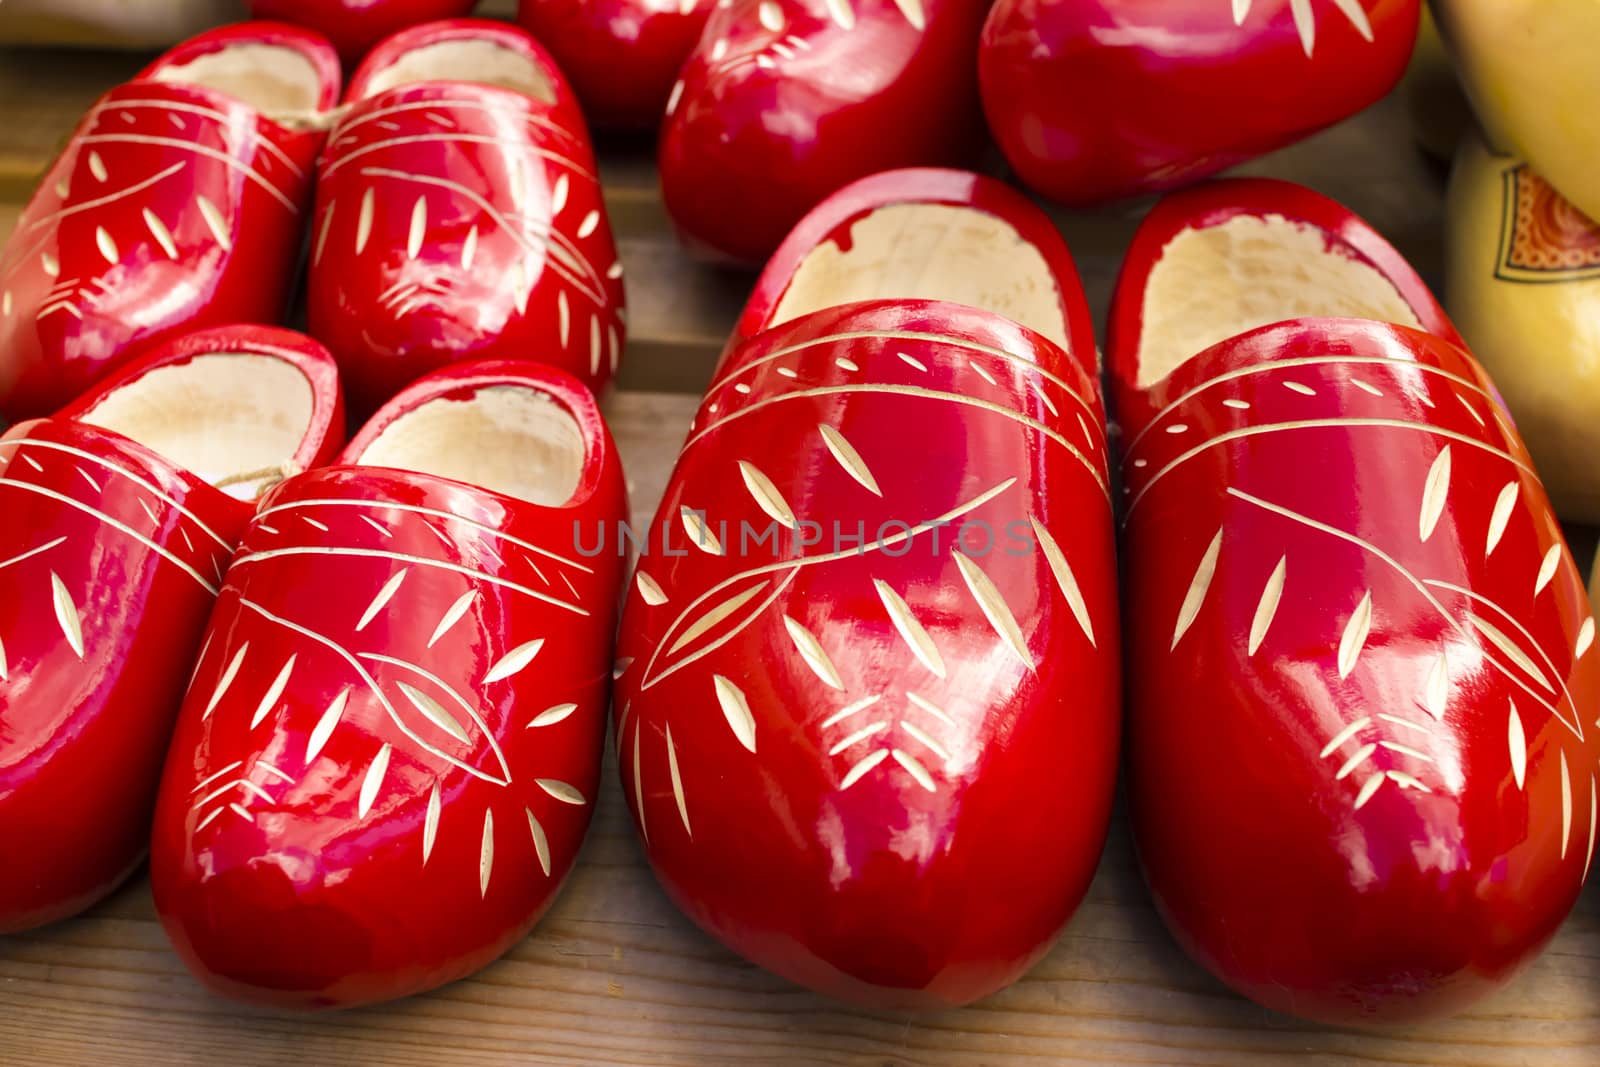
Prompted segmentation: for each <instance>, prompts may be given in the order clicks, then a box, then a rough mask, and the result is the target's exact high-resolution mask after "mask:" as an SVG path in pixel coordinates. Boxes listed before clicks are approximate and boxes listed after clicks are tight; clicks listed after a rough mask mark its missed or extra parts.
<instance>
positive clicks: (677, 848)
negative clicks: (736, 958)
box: [613, 171, 1118, 1009]
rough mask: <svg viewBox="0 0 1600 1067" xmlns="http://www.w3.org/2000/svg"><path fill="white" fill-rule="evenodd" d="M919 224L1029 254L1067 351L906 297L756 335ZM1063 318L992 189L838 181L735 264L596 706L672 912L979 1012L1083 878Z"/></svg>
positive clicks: (1094, 778) (1092, 746)
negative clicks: (731, 337)
mask: <svg viewBox="0 0 1600 1067" xmlns="http://www.w3.org/2000/svg"><path fill="white" fill-rule="evenodd" d="M919 202H920V203H929V204H955V205H962V206H967V207H971V208H974V209H976V210H978V211H982V212H989V213H992V214H994V215H998V216H1000V217H1001V218H1003V219H1005V220H1007V221H1008V222H1009V223H1010V224H1011V225H1013V226H1015V227H1016V229H1017V230H1018V231H1019V232H1020V233H1021V234H1022V235H1023V237H1024V238H1025V239H1027V240H1028V241H1030V242H1031V243H1034V245H1035V247H1036V248H1037V249H1038V250H1039V251H1040V252H1041V254H1042V256H1043V258H1044V260H1045V261H1046V262H1047V263H1048V264H1049V267H1050V269H1051V271H1052V272H1053V274H1054V277H1055V280H1056V282H1057V284H1058V286H1059V289H1060V292H1061V294H1062V295H1061V317H1062V319H1063V320H1064V321H1065V322H1066V323H1067V324H1068V328H1067V332H1068V335H1069V339H1070V348H1071V351H1070V352H1069V351H1065V350H1063V349H1062V348H1060V347H1058V346H1057V345H1055V344H1053V343H1051V342H1050V341H1048V340H1046V339H1045V338H1044V337H1042V336H1040V335H1039V334H1036V333H1034V332H1032V331H1030V330H1028V329H1025V328H1024V327H1021V326H1019V325H1017V324H1016V323H1014V322H1011V321H1010V320H1008V319H1005V318H1002V317H1000V316H998V315H995V314H992V313H989V312H986V311H981V310H978V309H976V308H972V307H966V306H961V305H957V304H950V303H942V302H937V301H929V300H906V301H895V300H877V301H870V302H861V303H851V304H847V305H842V306H838V307H833V308H829V309H825V310H821V311H816V312H813V313H811V314H809V315H805V316H803V317H801V318H797V319H794V320H792V321H790V322H786V323H784V324H782V325H778V326H772V327H770V328H767V329H762V328H761V327H762V326H763V325H768V326H770V322H771V318H772V309H773V305H774V304H775V303H776V302H777V301H778V299H779V297H780V296H781V295H782V293H783V291H784V289H785V288H786V287H787V285H788V283H789V280H790V274H791V273H792V272H793V270H794V269H795V266H796V264H797V263H798V261H799V260H800V259H801V258H802V257H803V256H804V255H805V253H806V252H808V251H810V250H811V249H812V248H813V247H814V246H815V245H816V244H817V243H818V242H819V241H822V240H830V241H833V242H836V243H838V244H840V245H841V246H848V245H849V243H850V240H851V238H850V233H851V227H852V226H853V225H854V224H855V223H856V222H858V221H860V219H861V218H862V217H863V216H864V215H866V214H867V213H868V212H870V211H871V210H873V209H875V208H881V207H884V206H885V205H891V204H900V203H919ZM1083 304H1084V302H1083V297H1082V293H1081V290H1080V289H1079V287H1078V280H1077V275H1076V272H1075V271H1074V269H1073V266H1072V262H1071V259H1070V256H1069V255H1068V253H1067V250H1066V247H1065V245H1064V244H1063V243H1062V241H1061V239H1060V236H1059V235H1058V234H1057V233H1056V232H1055V230H1054V229H1053V228H1052V227H1051V226H1050V224H1049V221H1048V220H1047V219H1046V218H1045V217H1044V216H1043V215H1042V214H1040V213H1038V212H1037V210H1036V209H1035V208H1033V207H1032V206H1031V205H1030V204H1028V203H1027V202H1026V201H1025V200H1023V199H1022V198H1021V197H1020V196H1018V195H1017V194H1016V193H1014V192H1011V191H1010V190H1008V189H1006V188H1005V187H1004V186H1001V185H999V184H998V183H995V182H993V181H991V180H989V179H985V178H980V177H977V176H975V175H964V174H957V173H953V172H929V171H920V172H918V171H910V172H894V173H890V174H885V175H881V176H879V177H876V178H873V179H869V180H867V181H864V182H860V183H857V184H855V185H853V186H850V187H848V188H846V189H845V190H843V191H842V192H841V193H840V194H838V195H837V196H836V197H834V198H832V199H830V200H829V201H827V202H826V203H824V204H823V205H822V206H821V207H819V208H818V209H817V211H816V212H814V213H813V214H812V215H811V216H810V217H809V218H807V219H806V220H805V222H803V223H802V225H801V226H800V227H799V228H798V229H797V231H796V232H795V234H794V235H793V236H792V237H791V238H790V240H789V241H788V242H786V243H785V245H784V247H783V248H782V249H780V251H779V252H778V253H777V255H776V256H775V257H774V259H773V262H772V265H771V266H770V267H769V269H768V271H767V273H766V274H765V275H764V276H763V278H762V280H761V282H760V283H759V285H758V287H757V290H756V295H755V297H754V298H753V299H752V301H751V305H750V308H749V311H748V312H747V314H746V317H745V320H744V321H743V323H742V324H741V327H740V336H737V337H736V338H735V342H734V344H733V346H732V347H731V348H730V350H729V354H728V355H727V356H726V357H725V359H724V361H723V364H722V366H721V367H720V368H719V370H718V373H717V375H716V378H715V380H714V382H713V384H712V387H711V390H710V392H709V393H708V394H707V396H706V399H705V402H704V404H703V405H702V407H701V409H700V412H699V414H698V415H697V417H696V419H695V422H694V424H693V427H692V429H691V432H690V435H689V438H688V441H687V443H686V445H685V448H684V452H683V454H682V456H681V457H680V459H679V462H678V466H677V469H676V471H675V472H674V474H673V477H672V480H671V483H670V484H669V486H668V488H667V491H666V495H665V498H664V500H663V503H662V505H661V509H660V511H659V512H658V513H657V516H656V520H655V524H654V526H652V527H651V530H650V536H651V542H650V546H649V552H648V553H647V554H645V555H644V556H643V557H642V558H641V562H640V566H639V570H638V573H637V575H636V577H635V579H634V581H633V583H632V584H631V586H630V588H629V591H628V597H629V599H628V600H627V603H626V608H625V611H624V620H623V627H622V637H621V641H620V648H619V660H618V669H619V671H620V674H619V682H618V686H619V690H618V693H617V696H616V699H615V701H614V704H613V707H614V715H615V727H616V738H617V743H618V762H619V766H620V768H621V772H622V779H623V788H624V792H625V794H626V797H627V800H628V803H629V805H630V809H631V811H632V813H633V815H634V819H635V822H636V825H637V827H638V830H639V832H640V834H641V836H642V838H643V839H644V841H645V844H646V848H647V852H648V855H649V858H650V861H651V864H652V865H653V866H654V868H655V871H656V874H657V876H658V877H659V878H660V880H661V882H662V884H663V885H664V886H665V887H666V889H667V891H668V893H669V894H670V895H671V896H672V898H673V900H674V901H675V902H676V903H677V904H678V905H679V906H680V907H681V908H683V909H684V911H685V912H686V913H687V914H688V915H689V916H690V917H691V918H693V919H694V920H695V921H696V922H697V923H699V924H700V925H701V926H702V927H704V928H705V929H706V930H707V931H709V932H710V933H711V934H713V935H714V936H716V937H718V938H719V939H721V940H722V941H724V942H725V943H727V944H728V945H730V946H731V947H733V948H734V949H736V950H737V951H739V952H741V953H743V954H744V955H745V956H747V957H749V958H750V959H752V960H754V961H756V962H758V963H760V964H761V965H763V966H765V967H767V968H769V969H771V970H774V971H776V972H778V973H780V974H782V975H784V976H786V977H789V978H791V979H793V980H795V981H797V982H801V983H803V984H805V985H808V986H811V987H812V988H814V989H817V990H820V991H822V992H824V993H827V994H829V995H831V996H834V997H838V998H841V999H846V1000H851V1001H856V1002H860V1003H863V1004H868V1005H875V1006H880V1007H892V1008H899V1009H923V1008H936V1007H941V1006H949V1005H954V1004H961V1003H965V1002H967V1001H971V1000H974V999H976V998H978V997H981V996H984V995H986V994H988V993H991V992H993V991H995V990H996V989H998V988H1000V987H1002V986H1004V985H1006V984H1007V983H1009V982H1011V981H1013V980H1014V979H1015V978H1017V977H1018V976H1019V975H1020V974H1021V973H1022V972H1023V971H1024V970H1025V969H1026V968H1027V967H1028V966H1029V965H1030V964H1031V963H1032V962H1033V961H1035V960H1036V959H1037V958H1038V957H1039V956H1040V955H1042V954H1043V953H1044V952H1045V951H1046V949H1048V947H1049V945H1050V942H1051V940H1052V938H1053V937H1054V936H1055V934H1056V932H1057V931H1058V930H1059V929H1060V928H1061V926H1062V925H1063V924H1064V923H1065V922H1066V920H1067V918H1068V917H1069V916H1070V915H1071V913H1072V911H1073V909H1074V908H1075V907H1076V905H1077V903H1078V901H1079V900H1080V899H1081V898H1082V896H1083V893H1084V891H1085V890H1086V889H1087V887H1088V884H1089V879H1090V877H1091V875H1092V874H1093V871H1094V868H1095V865H1096V863H1097V861H1098V859H1099V855H1100V849H1101V845H1102V843H1103V841H1104V838H1105V832H1106V826H1107V820H1108V818H1109V814H1110V805H1111V793H1112V784H1113V779H1114V776H1115V762H1116V751H1117V736H1118V680H1117V662H1118V624H1117V605H1116V567H1115V562H1114V552H1113V544H1112V527H1111V521H1110V508H1109V504H1108V494H1107V484H1106V473H1105V440H1104V429H1103V426H1104V423H1103V413H1102V408H1101V403H1100V400H1099V396H1098V392H1097V389H1096V385H1095V381H1094V379H1093V377H1092V376H1091V373H1090V371H1089V369H1088V367H1089V365H1092V362H1093V358H1094V357H1093V352H1094V347H1093V338H1092V334H1091V333H1090V332H1089V331H1088V327H1087V313H1086V311H1085V309H1084V306H1083ZM763 536H764V537H765V540H764V541H763V540H760V538H761V537H763ZM996 900H1003V906H993V907H991V906H980V905H979V903H978V902H982V901H996Z"/></svg>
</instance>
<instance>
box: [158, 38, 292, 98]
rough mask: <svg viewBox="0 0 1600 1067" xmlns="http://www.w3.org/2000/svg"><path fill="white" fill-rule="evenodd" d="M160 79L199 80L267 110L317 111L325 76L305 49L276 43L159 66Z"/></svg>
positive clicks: (234, 46)
mask: <svg viewBox="0 0 1600 1067" xmlns="http://www.w3.org/2000/svg"><path fill="white" fill-rule="evenodd" d="M152 77H154V78H155V80H156V81H161V82H172V83H176V84H179V85H197V86H200V87H201V88H203V89H215V90H216V91H217V92H219V93H227V94H228V95H229V96H232V97H236V98H237V99H239V100H243V101H244V102H245V103H247V104H249V105H250V106H251V107H253V108H255V109H256V110H257V111H259V112H261V113H262V114H264V115H296V114H305V113H309V112H314V111H316V110H317V109H318V105H319V104H320V103H321V102H322V80H321V79H320V78H319V77H318V76H317V68H316V67H315V66H313V65H312V62H311V60H310V59H309V58H308V57H307V56H306V55H305V53H303V52H300V51H298V50H297V49H294V48H285V47H284V46H282V45H275V44H232V45H228V46H227V47H225V48H220V49H218V50H217V51H215V52H207V53H206V54H205V55H202V56H196V57H195V58H194V59H191V60H189V61H188V62H187V63H173V64H169V65H167V66H163V67H160V68H158V69H157V70H156V71H155V72H154V73H153V74H152Z"/></svg>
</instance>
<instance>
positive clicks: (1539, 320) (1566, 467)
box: [1445, 135, 1600, 522]
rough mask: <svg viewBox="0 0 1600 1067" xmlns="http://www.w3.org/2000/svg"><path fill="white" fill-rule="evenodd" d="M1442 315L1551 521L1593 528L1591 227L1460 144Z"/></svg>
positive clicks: (1597, 399) (1598, 382) (1595, 360)
mask: <svg viewBox="0 0 1600 1067" xmlns="http://www.w3.org/2000/svg"><path fill="white" fill-rule="evenodd" d="M1448 219H1449V228H1448V235H1447V248H1446V252H1447V260H1446V262H1447V269H1446V300H1445V304H1446V306H1447V307H1448V309H1449V311H1450V316H1451V318H1453V319H1454V320H1455V323H1456V326H1457V327H1458V328H1459V329H1460V330H1461V333H1462V335H1463V336H1464V337H1465V338H1466V339H1467V343H1468V344H1469V345H1471V347H1472V350H1473V352H1474V353H1475V354H1476V355H1477V356H1478V358H1479V359H1480V360H1482V362H1483V364H1484V366H1485V367H1487V368H1488V369H1489V372H1490V374H1491V375H1492V376H1493V378H1494V380H1495V382H1496V384H1497V385H1498V386H1499V387H1500V389H1501V391H1502V392H1503V394H1504V396H1505V399H1506V402H1507V403H1508V404H1509V405H1510V407H1511V412H1512V415H1513V416H1514V417H1515V419H1516V421H1517V427H1518V429H1520V430H1521V431H1522V436H1523V439H1524V440H1525V441H1526V442H1527V444H1528V448H1529V450H1530V451H1531V452H1532V453H1533V458H1534V461H1535V463H1536V464H1537V466H1538V468H1539V473H1540V475H1541V476H1542V477H1543V478H1544V484H1545V488H1546V489H1548V490H1549V492H1550V497H1551V499H1552V500H1553V501H1554V503H1555V506H1556V511H1557V512H1558V513H1559V514H1560V515H1561V516H1562V517H1563V518H1566V519H1572V520H1577V521H1582V522H1600V225H1597V224H1596V223H1594V222H1593V221H1591V220H1590V219H1589V218H1587V217H1586V216H1585V215H1583V214H1582V213H1581V212H1579V211H1578V209H1577V208H1576V207H1575V206H1573V204H1572V203H1571V202H1569V201H1567V200H1566V199H1564V198H1563V197H1562V196H1561V194H1560V193H1558V192H1556V191H1555V189H1554V188H1553V187H1552V186H1551V185H1550V184H1549V183H1548V182H1546V181H1545V180H1544V179H1543V178H1542V177H1540V176H1539V175H1538V174H1537V173H1535V172H1534V170H1533V169H1532V168H1531V167H1530V166H1529V165H1528V164H1527V163H1525V162H1523V161H1522V160H1520V159H1518V158H1516V157H1514V156H1500V155H1495V154H1493V153H1491V152H1490V151H1489V149H1488V148H1487V147H1486V146H1485V145H1484V144H1483V141H1482V140H1481V139H1480V138H1478V137H1477V136H1474V135H1469V136H1467V137H1464V138H1463V139H1462V145H1461V150H1460V152H1459V154H1458V155H1457V157H1456V165H1455V172H1454V174H1453V175H1452V177H1451V181H1450V198H1449V205H1448Z"/></svg>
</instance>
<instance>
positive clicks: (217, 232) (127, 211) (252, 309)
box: [0, 23, 339, 419]
mask: <svg viewBox="0 0 1600 1067" xmlns="http://www.w3.org/2000/svg"><path fill="white" fill-rule="evenodd" d="M338 92H339V62H338V59H337V57H336V56H335V55H334V52H333V49H332V48H331V47H330V46H329V45H328V43H327V42H326V41H324V40H322V39H321V38H319V37H316V36H315V35H313V34H309V33H306V32H304V31H301V30H298V29H295V28H293V27H289V26H281V25H278V24H275V23H243V24H240V25H236V26H228V27H224V28H223V29H220V30H214V31H212V32H210V33H206V34H203V35H201V36H199V37H196V38H194V39H193V40H191V41H188V42H186V43H184V44H181V45H179V46H178V47H176V48H174V49H173V50H172V51H170V52H168V53H166V55H164V56H162V57H161V58H160V59H159V60H157V61H156V62H155V63H154V64H152V65H151V66H149V67H148V68H146V69H145V70H144V71H143V72H141V73H140V75H139V77H138V78H136V79H135V80H133V81H132V82H129V83H128V84H126V85H121V86H118V87H117V88H115V89H112V90H111V91H110V92H109V93H107V94H106V95H105V96H104V97H102V98H101V99H100V101H99V102H98V103H96V104H95V106H94V107H93V108H91V109H90V111H89V113H88V114H87V115H86V116H85V117H84V119H83V121H82V122H81V123H80V124H79V126H78V128H77V130H76V131H75V132H74V133H73V135H72V139H71V140H70V141H69V142H68V144H67V147H66V150H65V151H64V152H62V154H61V157H60V158H59V159H57V160H56V162H55V165H54V166H52V167H51V168H50V170H49V171H48V172H47V173H46V174H45V176H44V179H43V181H42V182H41V183H40V185H39V188H38V191H37V192H35V193H34V196H33V199H32V200H31V201H30V202H29V204H28V206H27V208H26V209H25V210H24V211H23V213H22V216H21V218H19V219H18V220H17V225H16V229H15V230H14V231H13V232H12V235H11V239H10V240H9V241H8V242H7V243H6V245H5V248H4V250H3V251H0V418H10V419H17V418H25V417H28V416H33V415H40V414H44V413H46V412H49V411H53V410H54V409H56V408H58V407H60V406H61V405H62V404H65V403H67V402H68V401H69V400H70V399H71V398H73V397H75V396H77V395H79V394H80V393H82V392H83V391H84V390H86V389H87V388H88V387H89V386H90V385H91V384H93V383H94V382H95V381H97V380H98V379H99V378H101V377H102V376H103V375H104V374H105V373H106V372H107V371H109V370H111V369H113V368H114V367H116V366H118V365H119V364H121V363H122V362H125V361H126V360H128V359H129V358H131V357H133V356H135V355H137V354H138V353H139V351H140V350H141V349H143V348H145V347H147V346H149V345H151V344H154V343H156V342H159V341H162V340H165V339H168V338H170V337H173V336H175V335H177V334H179V333H183V332H185V331H188V330H191V329H195V328H197V327H201V326H210V325H216V324H221V323H231V322H276V321H277V320H278V319H279V318H280V317H281V316H282V314H283V311H284V306H285V304H286V302H287V299H288V289H289V283H290V278H291V275H292V273H293V270H294V260H295V256H296V255H297V254H298V253H299V250H300V242H301V234H302V231H303V227H304V224H305V218H304V209H305V208H306V207H308V206H309V202H310V193H311V178H310V175H311V167H312V163H313V161H314V160H315V157H316V153H317V150H318V148H319V146H320V145H321V143H322V134H321V133H320V132H318V131H317V129H316V124H317V120H318V116H319V114H320V112H322V111H324V110H326V109H327V108H330V107H332V106H333V104H334V102H335V100H336V98H337V95H338Z"/></svg>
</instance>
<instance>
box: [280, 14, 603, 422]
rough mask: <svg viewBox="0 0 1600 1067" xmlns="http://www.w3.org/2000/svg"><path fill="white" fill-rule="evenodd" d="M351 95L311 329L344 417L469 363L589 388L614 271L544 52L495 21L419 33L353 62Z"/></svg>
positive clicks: (322, 195) (584, 156) (596, 373)
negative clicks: (533, 371) (331, 368)
mask: <svg viewBox="0 0 1600 1067" xmlns="http://www.w3.org/2000/svg"><path fill="white" fill-rule="evenodd" d="M347 99H348V101H349V102H350V109H349V111H348V113H347V114H346V115H345V117H344V119H343V121H342V122H340V124H339V125H338V127H336V128H335V129H334V131H333V133H332V135H331V137H330V139H329V142H328V151H327V154H326V155H325V156H324V157H323V159H322V162H321V165H320V166H319V168H318V182H319V184H318V188H317V217H316V222H315V229H314V233H313V237H312V248H311V286H310V288H311V292H310V317H311V332H312V333H313V334H315V335H316V336H317V337H319V338H320V339H322V340H323V341H324V342H326V343H327V345H328V347H329V348H331V349H332V350H333V353H334V355H335V356H336V357H338V359H339V365H340V367H341V369H342V370H343V371H344V374H345V385H346V387H347V388H348V389H349V390H350V394H351V398H352V402H353V404H354V405H355V406H357V407H359V408H361V409H362V410H370V409H371V408H373V407H375V406H377V405H378V404H379V403H381V402H382V401H383V400H384V399H386V398H387V397H389V396H392V395H393V394H394V393H395V392H396V391H397V390H399V389H400V388H401V387H402V386H404V385H405V384H406V383H407V382H410V381H412V380H414V379H415V378H417V377H419V376H420V375H422V374H424V373H426V372H428V371H431V370H434V369H436V368H438V367H441V366H444V365H445V364H447V363H451V362H454V361H457V360H466V359H475V358H489V357H494V358H501V359H531V360H536V361H538V362H541V363H550V364H553V365H555V366H559V367H561V368H563V369H565V370H568V371H571V372H572V373H573V374H575V375H577V376H578V377H579V378H581V379H583V382H584V384H586V385H588V386H589V387H590V388H594V389H598V388H600V387H601V386H603V385H604V384H605V383H606V382H607V381H608V380H609V379H610V378H611V375H612V374H613V373H614V372H615V371H616V369H617V364H618V361H619V360H620V359H621V357H622V346H623V341H624V339H625V330H624V327H623V291H622V264H621V263H620V262H619V261H618V260H617V250H616V244H615V242H614V241H613V240H612V238H611V226H610V223H608V222H607V221H606V211H605V205H604V204H603V203H602V201H601V198H600V185H599V182H598V181H597V179H596V177H595V161H594V152H593V150H592V149H591V148H590V145H589V134H588V131H587V130H586V128H585V126H584V123H583V116H582V115H581V114H580V113H579V111H578V105H577V101H576V100H575V99H574V98H573V95H572V91H571V89H570V88H568V86H567V83H566V80H565V79H564V78H563V77H562V76H561V72H560V71H559V70H557V69H556V66H555V63H554V62H553V61H552V60H551V59H550V56H549V55H548V54H547V53H546V52H545V51H544V49H543V48H541V47H540V46H539V44H538V43H537V42H536V41H534V40H533V38H532V37H530V36H528V34H527V33H526V32H524V31H522V30H520V29H517V28H516V27H514V26H507V25H504V24H502V23H496V22H484V21H478V20H473V19H459V20H455V21H451V22H436V23H430V24H428V25H425V26H418V27H416V28H415V29H411V30H407V31H405V32H403V33H400V34H398V35H396V36H394V37H391V38H390V39H389V40H387V41H385V42H384V43H383V44H382V45H380V46H378V48H377V49H375V50H374V51H373V53H372V54H371V55H370V56H368V57H367V61H366V62H365V63H364V64H362V66H361V69H360V70H359V71H357V72H356V76H355V79H354V81H353V82H352V83H351V85H350V89H349V92H348V94H347Z"/></svg>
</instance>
